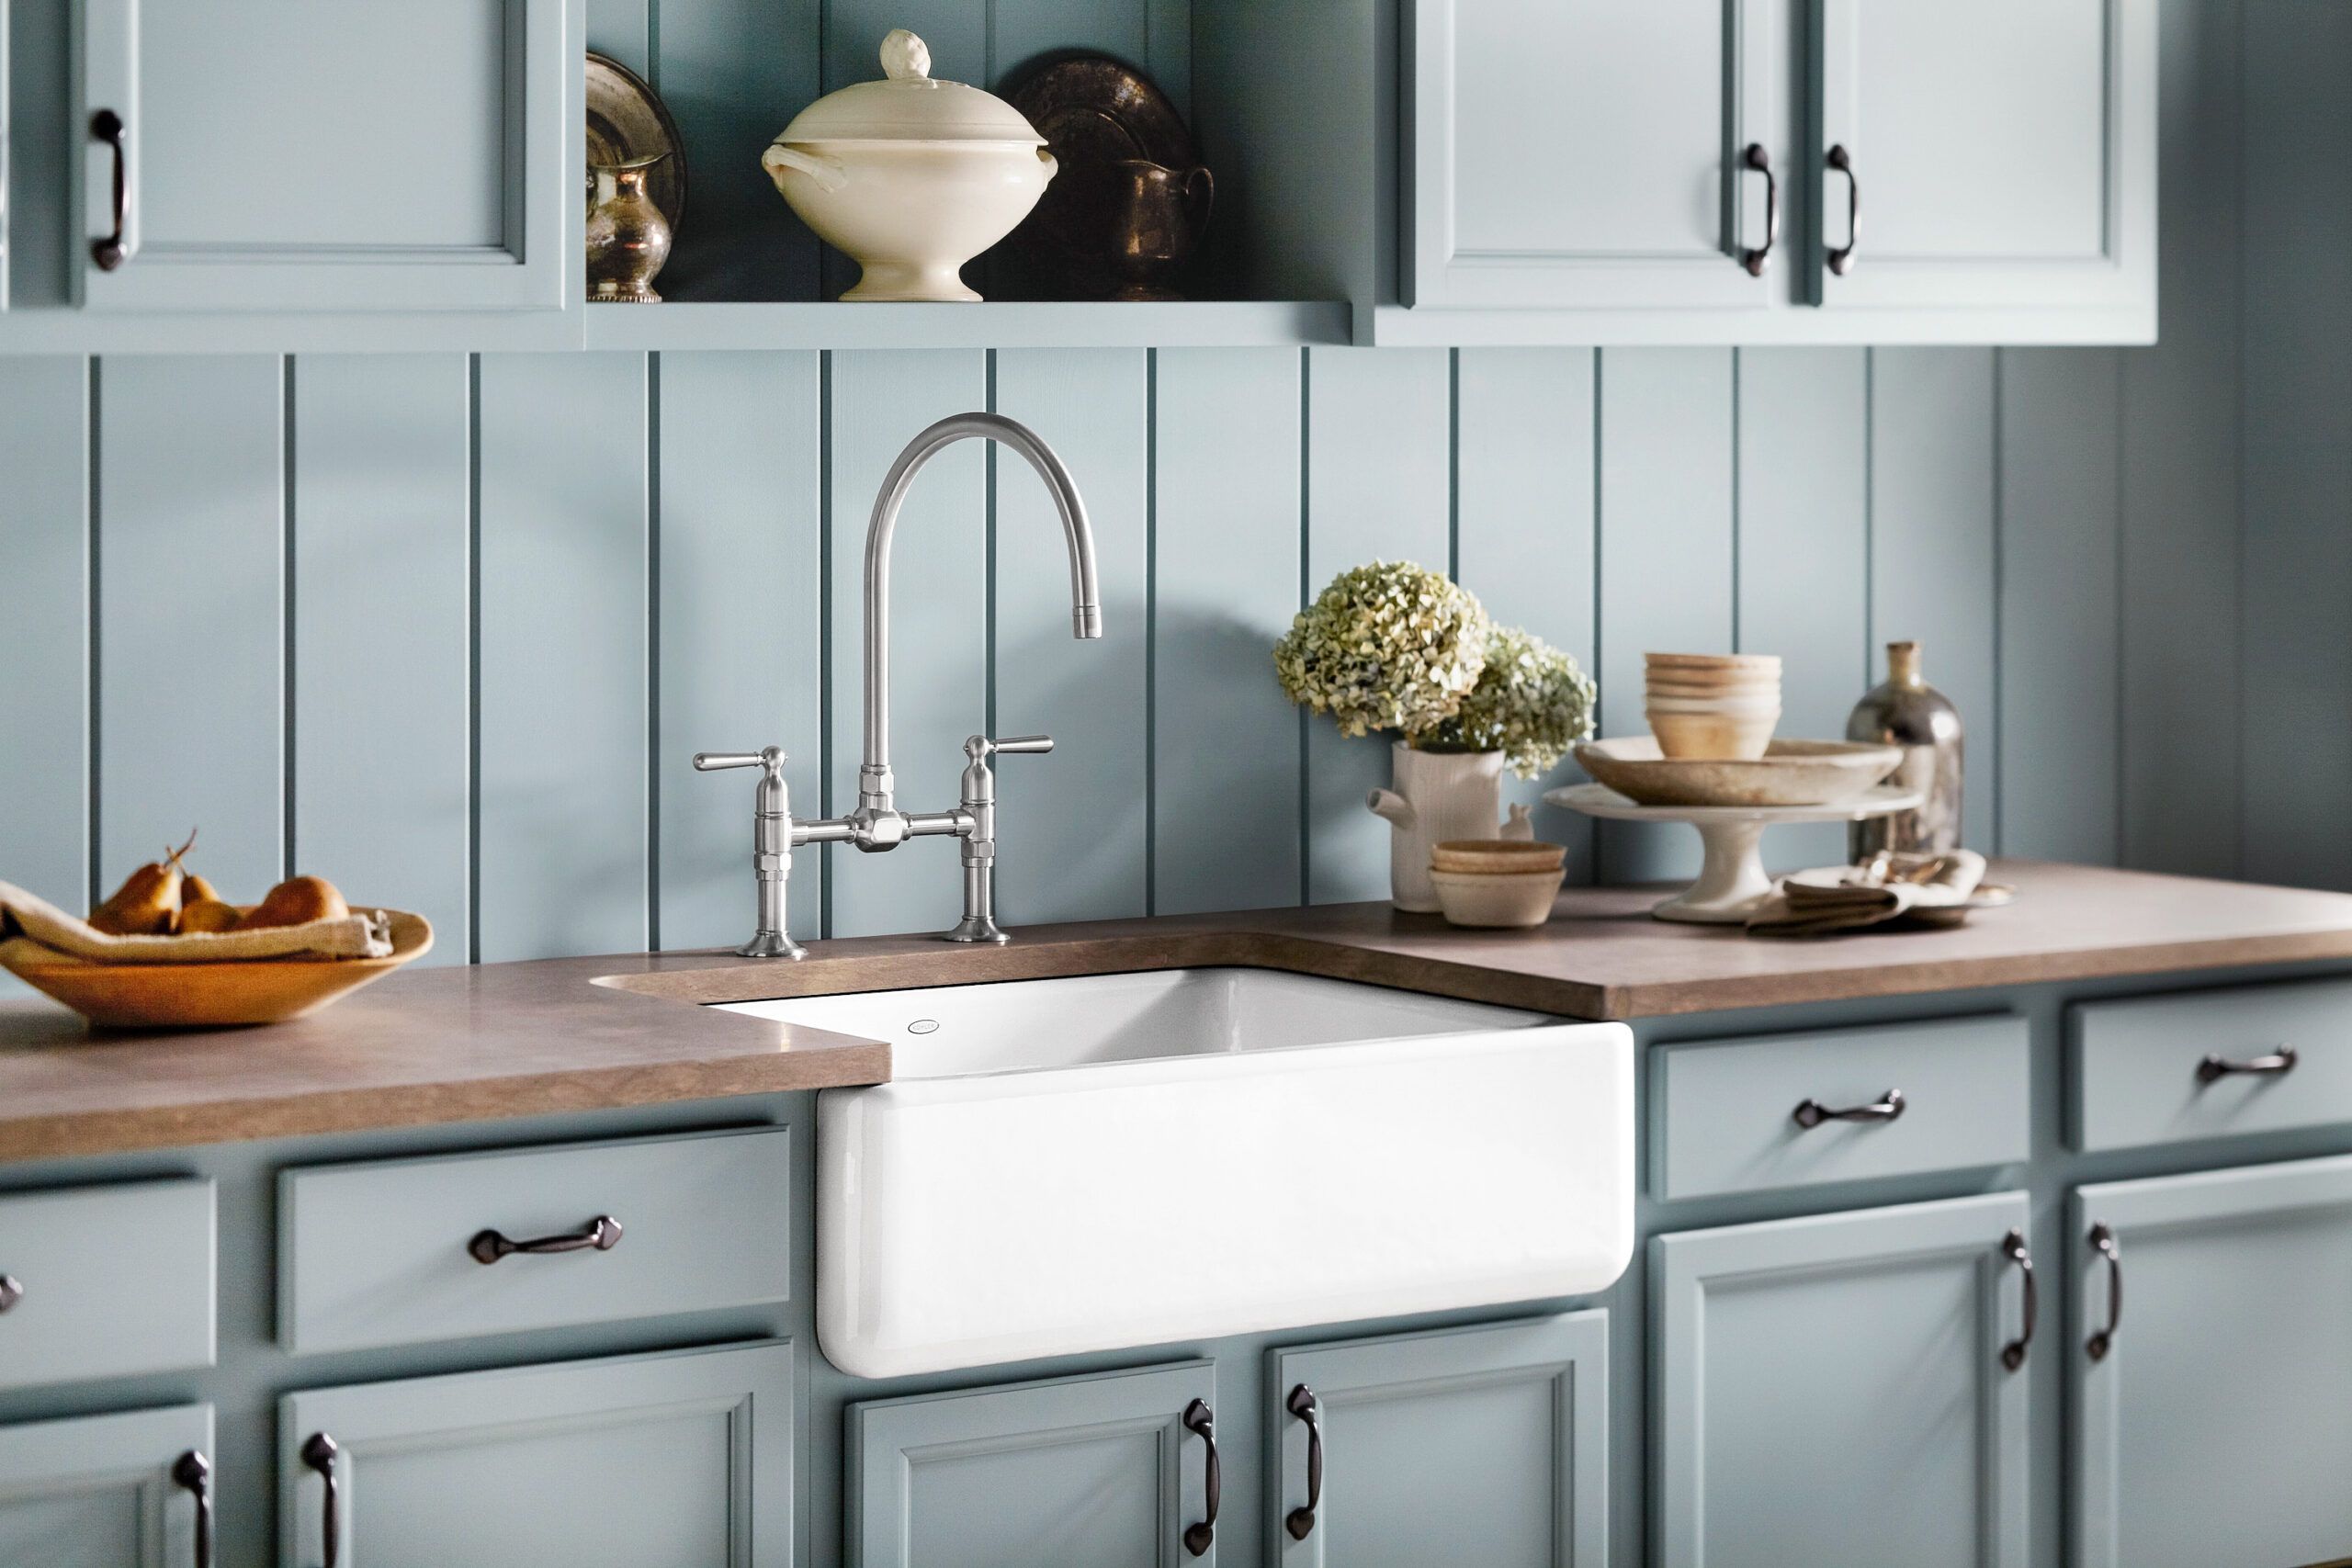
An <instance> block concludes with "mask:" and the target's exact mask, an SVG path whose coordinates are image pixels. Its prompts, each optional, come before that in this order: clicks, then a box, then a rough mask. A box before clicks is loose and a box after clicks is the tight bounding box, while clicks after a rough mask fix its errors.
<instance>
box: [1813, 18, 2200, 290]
mask: <svg viewBox="0 0 2352 1568" xmlns="http://www.w3.org/2000/svg"><path fill="white" fill-rule="evenodd" d="M1812 5H1813V17H1812V19H1813V23H1814V28H1815V33H1814V41H1815V48H1816V49H1817V51H1818V54H1817V56H1816V58H1815V62H1814V73H1815V81H1816V82H1817V83H1818V84H1819V87H1818V97H1817V98H1816V100H1815V103H1814V106H1813V107H1814V111H1815V114H1816V115H1817V116H1818V123H1819V132H1818V135H1817V136H1816V137H1815V139H1814V140H1815V146H1813V147H1811V148H1808V149H1807V154H1808V156H1809V157H1811V158H1812V159H1813V160H1814V163H1813V165H1812V168H1811V176H1812V177H1811V185H1812V188H1813V189H1814V190H1815V191H1817V192H1819V193H1820V198H1819V199H1818V200H1817V201H1816V203H1815V212H1814V215H1813V216H1814V218H1815V219H1816V220H1809V221H1808V222H1807V224H1806V226H1805V229H1804V233H1805V236H1806V238H1807V240H1808V242H1809V243H1810V250H1811V253H1812V254H1811V255H1810V257H1809V258H1808V263H1807V265H1806V266H1805V268H1804V276H1805V279H1806V282H1807V284H1808V286H1809V287H1810V288H1812V290H1813V294H1812V296H1811V297H1812V298H1813V299H1815V300H1817V301H1818V302H1819V303H1820V304H1821V305H1822V306H1823V308H1824V309H1826V310H1838V311H1843V310H1877V309H1886V308H1904V307H1907V308H1911V309H1928V310H1999V309H2002V308H2005V307H2007V308H2012V309H2015V308H2024V309H2029V310H2082V311H2094V312H2097V311H2109V312H2132V311H2138V312H2145V313H2152V312H2153V311H2154V308H2155V289H2156V226H2155V210H2156V160H2155V152H2156V138H2155V125H2156V6H2155V4H2154V0H1978V3H1977V4H1973V5H1970V6H1941V5H1936V4H1933V3H1930V0H1905V3H1899V4H1894V5H1889V4H1887V3H1886V0H1812ZM1849 212H1850V213H1852V214H1858V215H1859V220H1857V219H1856V218H1855V217H1853V216H1849Z"/></svg>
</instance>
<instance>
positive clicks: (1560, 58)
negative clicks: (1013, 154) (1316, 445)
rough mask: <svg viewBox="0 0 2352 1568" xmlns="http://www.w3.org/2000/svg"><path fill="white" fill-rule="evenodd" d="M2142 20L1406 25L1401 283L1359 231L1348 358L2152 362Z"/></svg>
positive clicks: (1999, 3) (2044, 0) (1790, 1)
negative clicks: (1517, 354)
mask: <svg viewBox="0 0 2352 1568" xmlns="http://www.w3.org/2000/svg"><path fill="white" fill-rule="evenodd" d="M2156 17H2157V13H2156V0H1985V3H1984V4H1980V5H1973V6H1951V5H1949V4H1946V3H1944V0H1649V3H1647V4H1644V5H1640V6H1629V5H1625V4H1623V3H1622V0H1404V17H1403V20H1402V24H1401V26H1400V28H1399V29H1398V36H1397V49H1398V50H1399V51H1400V53H1401V58H1400V59H1399V60H1398V61H1397V70H1396V73H1395V79H1396V82H1397V87H1396V92H1397V96H1398V99H1399V104H1398V107H1399V113H1398V114H1397V116H1396V117H1395V123H1396V125H1397V139H1398V150H1397V156H1396V160H1395V169H1394V182H1393V189H1391V188H1388V187H1387V186H1385V184H1384V183H1382V182H1379V181H1377V180H1375V183H1374V186H1372V187H1371V189H1370V190H1369V192H1368V193H1367V194H1368V196H1369V197H1370V199H1369V200H1368V201H1366V202H1365V203H1363V211H1365V212H1377V211H1379V210H1381V209H1382V208H1383V207H1384V206H1385V207H1387V208H1388V209H1390V210H1392V211H1393V212H1394V214H1395V219H1396V229H1397V244H1396V249H1395V260H1394V263H1393V264H1390V263H1388V262H1387V261H1386V259H1385V257H1383V256H1382V255H1381V254H1380V252H1381V246H1382V243H1383V240H1382V235H1381V229H1380V225H1379V224H1378V223H1376V222H1374V223H1371V224H1369V225H1365V226H1363V227H1361V228H1360V229H1359V231H1358V235H1357V238H1358V239H1359V240H1360V241H1361V243H1363V244H1364V245H1366V246H1368V247H1370V253H1371V260H1370V262H1369V265H1367V266H1365V267H1363V268H1360V269H1358V270H1357V272H1356V276H1357V277H1358V279H1359V287H1360V293H1359V298H1360V299H1361V288H1362V283H1363V279H1365V278H1369V280H1370V292H1371V293H1372V296H1373V300H1372V309H1370V310H1363V309H1362V308H1361V307H1360V308H1359V310H1358V320H1357V336H1358V338H1359V339H1360V340H1363V341H1370V342H1380V343H1497V344H1508V343H1544V342H1573V343H1601V344H1608V343H1859V342H1903V343H1925V342H1951V343H1960V342H1968V343H2037V342H2042V343H2061V342H2075V343H2131V342H2148V341H2152V340H2153V339H2154V332H2155V267H2156V258H2155V202H2156V169H2155V144H2156ZM1377 43H1378V40H1377V39H1376V38H1375V39H1374V45H1375V49H1376V48H1377ZM1366 79H1367V81H1368V82H1369V83H1371V84H1372V85H1373V86H1372V92H1373V95H1374V98H1375V100H1377V98H1378V96H1379V95H1380V93H1381V91H1382V90H1383V89H1382V88H1381V87H1380V86H1379V83H1380V82H1381V81H1382V80H1384V73H1383V72H1382V71H1380V70H1379V69H1377V68H1376V67H1375V68H1374V69H1370V70H1368V71H1367V72H1366ZM1375 119H1376V120H1378V119H1385V117H1383V116H1380V115H1378V114H1377V113H1375ZM1326 152H1329V149H1326ZM1310 210H1312V209H1310ZM1292 238H1293V239H1294V240H1295V241H1296V242H1297V243H1301V244H1302V245H1303V247H1304V248H1305V249H1306V251H1307V252H1308V253H1309V254H1310V255H1311V254H1313V253H1314V252H1315V250H1316V248H1317V245H1318V244H1320V243H1326V242H1328V241H1329V238H1330V231H1329V229H1328V228H1317V227H1314V226H1311V225H1310V226H1308V227H1306V228H1304V229H1302V230H1301V231H1299V232H1298V233H1296V234H1295V235H1294V236H1292Z"/></svg>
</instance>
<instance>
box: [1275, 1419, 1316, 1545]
mask: <svg viewBox="0 0 2352 1568" xmlns="http://www.w3.org/2000/svg"><path fill="white" fill-rule="evenodd" d="M1283 1409H1285V1410H1287V1411H1289V1412H1290V1413H1291V1414H1292V1415H1293V1416H1297V1417H1298V1418H1299V1419H1300V1420H1302V1421H1304V1422H1306V1506H1305V1507H1304V1508H1293V1509H1292V1510H1291V1511H1290V1515H1289V1517H1286V1518H1284V1519H1283V1529H1286V1530H1288V1531H1290V1538H1291V1540H1306V1538H1307V1537H1308V1536H1309V1535H1311V1534H1313V1533H1314V1531H1315V1510H1316V1509H1317V1508H1319V1507H1321V1506H1323V1409H1322V1406H1320V1405H1319V1404H1316V1403H1315V1391H1314V1390H1313V1389H1311V1388H1309V1387H1307V1386H1306V1384H1305V1383H1300V1384H1299V1385H1298V1386H1297V1387H1296V1388H1294V1389H1292V1390H1291V1391H1290V1398H1288V1399H1287V1400H1285V1401H1283Z"/></svg>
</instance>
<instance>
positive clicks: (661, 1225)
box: [277, 1127, 792, 1354]
mask: <svg viewBox="0 0 2352 1568" xmlns="http://www.w3.org/2000/svg"><path fill="white" fill-rule="evenodd" d="M791 1179H792V1173H791V1134H790V1130H789V1129H788V1128H784V1127H760V1128H752V1129H748V1130H744V1131H741V1132H724V1133H704V1134H694V1135H692V1136H687V1137H665V1138H643V1139H631V1140H628V1141H626V1142H616V1143H605V1144H569V1145H560V1146H557V1147H551V1148H538V1149H523V1150H515V1151H504V1152H499V1153H490V1154H479V1155H462V1156H456V1157H453V1158H447V1159H413V1160H412V1159H403V1160H383V1161H378V1162H373V1163H369V1164H364V1165H346V1166H330V1167H319V1168H311V1169H302V1170H288V1171H285V1172H282V1173H281V1174H280V1175H279V1177H278V1189H279V1193H278V1218H277V1224H278V1269H279V1276H280V1277H279V1286H278V1295H277V1302H278V1306H277V1311H278V1325H277V1332H278V1338H279V1339H280V1340H281V1341H283V1342H284V1344H285V1345H286V1347H287V1348H288V1349H290V1350H294V1351H298V1352H301V1353H305V1354H308V1353H311V1352H315V1351H321V1350H349V1349H356V1348H364V1347H372V1346H380V1345H410V1344H415V1343H418V1342H420V1341H424V1340H430V1339H458V1338H465V1337H469V1336H473V1335H481V1334H508V1333H515V1332H517V1331H520V1330H525V1329H535V1328H554V1327H559V1326H560V1325H566V1324H576V1323H600V1322H609V1321H613V1320H615V1319H619V1318H630V1317H651V1316H654V1315H657V1314H663V1313H680V1312H703V1311H708V1310H711V1309H714V1308H721V1307H737V1306H748V1305H752V1304H754V1303H762V1302H780V1301H784V1300H786V1299H788V1298H789V1296H790V1294H791V1278H790V1268H789V1262H790V1254H791V1241H792V1235H791V1225H792V1221H791V1213H792V1209H791ZM600 1219H601V1220H603V1221H605V1222H607V1226H608V1228H607V1230H606V1232H605V1235H606V1239H608V1240H609V1241H610V1243H611V1245H610V1246H609V1247H597V1246H587V1245H581V1246H575V1247H571V1249H569V1250H562V1251H549V1252H545V1253H536V1252H529V1251H525V1252H514V1253H509V1254H506V1255H505V1256H499V1249H498V1248H497V1247H488V1246H485V1247H481V1252H482V1254H483V1255H484V1256H490V1257H492V1258H495V1261H493V1262H490V1263H484V1262H481V1261H480V1260H479V1258H478V1257H477V1255H476V1247H475V1245H474V1244H475V1243H476V1238H477V1237H480V1236H481V1235H482V1233H484V1232H485V1231H492V1232H495V1233H497V1234H498V1235H500V1236H503V1237H505V1238H507V1239H508V1240H509V1241H512V1242H536V1241H539V1240H541V1239H542V1238H558V1237H563V1238H575V1237H581V1236H584V1235H588V1234H589V1233H590V1232H591V1230H592V1227H593V1226H594V1224H596V1222H598V1221H599V1220H600ZM611 1225H617V1227H618V1235H617V1237H613V1236H612V1235H611V1232H610V1229H609V1226H611Z"/></svg>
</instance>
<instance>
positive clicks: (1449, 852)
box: [1430, 839, 1568, 876]
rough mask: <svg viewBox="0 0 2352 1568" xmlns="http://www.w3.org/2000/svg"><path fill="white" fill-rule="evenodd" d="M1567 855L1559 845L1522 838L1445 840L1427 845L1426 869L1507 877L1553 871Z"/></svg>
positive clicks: (1467, 874)
mask: <svg viewBox="0 0 2352 1568" xmlns="http://www.w3.org/2000/svg"><path fill="white" fill-rule="evenodd" d="M1567 857H1568V852H1567V850H1566V848H1565V847H1564V846H1562V845H1559V844H1539V843H1535V842H1533V841H1532V840H1526V839H1447V840H1443V841H1442V842H1440V843H1436V844H1432V845H1431V846H1430V870H1431V871H1443V872H1450V873H1457V874H1462V875H1465V876H1510V875H1514V874H1522V873H1526V872H1532V871H1557V870H1559V869H1560V866H1561V863H1563V862H1565V861H1566V859H1567Z"/></svg>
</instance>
